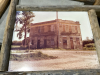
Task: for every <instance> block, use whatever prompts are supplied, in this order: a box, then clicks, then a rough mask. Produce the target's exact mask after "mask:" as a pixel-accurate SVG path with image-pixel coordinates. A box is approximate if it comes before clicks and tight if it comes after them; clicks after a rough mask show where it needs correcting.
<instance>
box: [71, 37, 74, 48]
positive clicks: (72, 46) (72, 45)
mask: <svg viewBox="0 0 100 75" xmlns="http://www.w3.org/2000/svg"><path fill="white" fill-rule="evenodd" d="M70 44H71V49H74V44H73V38H70Z"/></svg>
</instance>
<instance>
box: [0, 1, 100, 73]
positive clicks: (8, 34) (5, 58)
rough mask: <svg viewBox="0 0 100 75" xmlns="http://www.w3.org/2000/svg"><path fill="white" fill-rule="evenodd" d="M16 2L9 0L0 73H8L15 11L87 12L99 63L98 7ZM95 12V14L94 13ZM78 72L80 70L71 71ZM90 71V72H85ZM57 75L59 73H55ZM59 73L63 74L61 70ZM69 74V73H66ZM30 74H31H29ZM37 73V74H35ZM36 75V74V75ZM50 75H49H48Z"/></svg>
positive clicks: (99, 10)
mask: <svg viewBox="0 0 100 75" xmlns="http://www.w3.org/2000/svg"><path fill="white" fill-rule="evenodd" d="M17 4H18V0H11V4H10V9H9V13H8V19H7V22H6V29H5V32H4V38H3V43H2V48H1V52H0V71H8V65H9V56H10V49H11V43H12V35H13V29H14V23H15V16H16V11H88V15H89V19H90V24H91V28H92V32H93V37H94V40H95V44H96V50H97V53H98V60H99V63H100V50H99V49H100V33H99V32H100V28H99V24H98V20H97V15H96V12H100V6H90V5H88V6H48V7H47V6H43V7H38V6H22V5H17ZM95 11H96V12H95ZM73 71H75V72H79V71H81V70H73ZM86 71H88V72H89V71H90V70H86ZM44 72H45V73H47V72H48V73H54V72H55V71H44ZM56 72H57V73H58V72H60V71H56ZM61 72H65V71H64V70H62V71H61ZM68 72H69V71H68ZM30 73H32V72H30ZM36 73H37V72H36ZM60 74H61V73H60ZM37 75H38V74H37ZM50 75H51V74H50Z"/></svg>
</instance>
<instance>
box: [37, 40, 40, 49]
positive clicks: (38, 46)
mask: <svg viewBox="0 0 100 75" xmlns="http://www.w3.org/2000/svg"><path fill="white" fill-rule="evenodd" d="M37 48H38V49H39V48H40V40H38V41H37Z"/></svg>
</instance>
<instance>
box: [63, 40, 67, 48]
mask: <svg viewBox="0 0 100 75" xmlns="http://www.w3.org/2000/svg"><path fill="white" fill-rule="evenodd" d="M63 48H65V49H66V48H67V40H64V39H63Z"/></svg>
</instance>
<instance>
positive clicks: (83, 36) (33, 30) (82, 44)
mask: <svg viewBox="0 0 100 75" xmlns="http://www.w3.org/2000/svg"><path fill="white" fill-rule="evenodd" d="M10 53H11V54H10V56H11V57H10V61H9V71H43V70H62V69H63V70H66V69H93V68H95V69H98V66H99V62H98V58H97V54H96V48H95V44H94V39H93V34H92V29H91V25H90V21H89V17H88V12H84V11H82V12H81V11H77V12H76V11H71V12H70V11H69V12H68V11H30V12H29V11H16V22H15V26H14V32H13V39H12V45H11V52H10ZM83 60H84V61H83ZM40 62H41V63H40ZM28 63H30V64H28Z"/></svg>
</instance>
